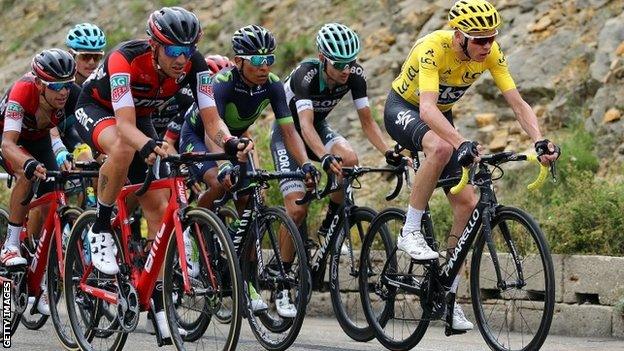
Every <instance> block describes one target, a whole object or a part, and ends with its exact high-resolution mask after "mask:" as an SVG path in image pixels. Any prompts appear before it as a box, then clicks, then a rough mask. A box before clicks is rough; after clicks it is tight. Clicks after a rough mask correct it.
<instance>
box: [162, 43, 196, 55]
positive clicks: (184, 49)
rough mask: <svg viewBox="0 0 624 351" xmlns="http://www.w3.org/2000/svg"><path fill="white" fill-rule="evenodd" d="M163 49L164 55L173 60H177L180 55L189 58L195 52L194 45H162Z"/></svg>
mask: <svg viewBox="0 0 624 351" xmlns="http://www.w3.org/2000/svg"><path fill="white" fill-rule="evenodd" d="M163 47H164V48H165V55H167V56H169V57H174V58H177V57H179V56H180V55H184V56H185V57H186V58H190V57H191V56H193V54H194V53H195V51H196V50H197V48H196V47H195V45H190V46H183V45H164V46H163Z"/></svg>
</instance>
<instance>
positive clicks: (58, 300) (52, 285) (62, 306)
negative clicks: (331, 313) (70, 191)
mask: <svg viewBox="0 0 624 351" xmlns="http://www.w3.org/2000/svg"><path fill="white" fill-rule="evenodd" d="M81 213H82V211H81V210H80V209H79V208H71V207H70V208H68V209H66V210H65V211H64V212H63V214H62V216H61V229H62V230H65V226H66V225H68V226H69V228H71V227H72V226H73V225H74V223H75V222H76V220H77V219H78V217H79V216H80V214H81ZM69 228H68V230H69ZM61 235H62V233H61ZM62 261H63V258H62V257H61V258H60V259H59V258H58V254H57V252H56V242H55V241H52V243H51V245H50V253H49V255H48V274H47V283H46V285H47V289H48V301H49V304H50V316H51V317H52V323H53V324H54V330H55V331H56V336H57V337H58V339H59V341H60V342H61V344H62V345H63V346H64V347H65V348H66V349H70V350H72V349H77V348H78V344H76V340H75V339H74V335H73V334H72V331H71V323H70V321H69V318H68V317H67V314H66V312H65V311H67V304H66V302H65V289H64V288H63V279H62V277H61V272H60V270H59V269H60V262H62Z"/></svg>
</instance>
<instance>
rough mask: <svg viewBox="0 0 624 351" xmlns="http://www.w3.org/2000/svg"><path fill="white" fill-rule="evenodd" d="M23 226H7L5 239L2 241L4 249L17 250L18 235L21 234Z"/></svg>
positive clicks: (18, 243)
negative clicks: (11, 248)
mask: <svg viewBox="0 0 624 351" xmlns="http://www.w3.org/2000/svg"><path fill="white" fill-rule="evenodd" d="M22 227H23V226H21V225H20V226H16V225H13V224H11V223H9V225H8V226H7V238H6V240H5V241H4V247H9V246H10V247H14V248H19V246H20V239H19V237H20V233H21V232H22Z"/></svg>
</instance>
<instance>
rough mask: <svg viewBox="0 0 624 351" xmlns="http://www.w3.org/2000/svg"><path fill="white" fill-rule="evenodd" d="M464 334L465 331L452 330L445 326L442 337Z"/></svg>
mask: <svg viewBox="0 0 624 351" xmlns="http://www.w3.org/2000/svg"><path fill="white" fill-rule="evenodd" d="M466 332H467V330H458V329H453V328H451V327H449V326H448V325H447V326H446V328H444V335H446V336H453V335H460V334H466Z"/></svg>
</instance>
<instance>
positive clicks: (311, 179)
mask: <svg viewBox="0 0 624 351" xmlns="http://www.w3.org/2000/svg"><path fill="white" fill-rule="evenodd" d="M301 171H302V172H303V173H304V174H305V180H304V181H305V186H306V190H314V188H316V183H317V181H318V177H319V171H318V170H317V169H316V167H314V165H313V164H312V162H310V161H308V162H306V163H304V164H302V165H301Z"/></svg>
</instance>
